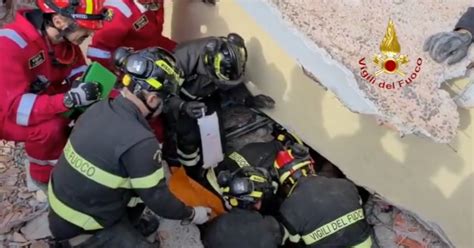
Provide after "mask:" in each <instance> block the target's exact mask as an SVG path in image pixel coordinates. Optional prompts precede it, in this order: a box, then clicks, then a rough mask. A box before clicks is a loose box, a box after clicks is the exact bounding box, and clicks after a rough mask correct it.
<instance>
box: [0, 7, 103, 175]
mask: <svg viewBox="0 0 474 248" xmlns="http://www.w3.org/2000/svg"><path fill="white" fill-rule="evenodd" d="M37 5H38V7H39V9H37V10H20V11H18V12H17V14H16V18H15V20H14V21H13V22H12V23H10V24H8V25H6V26H5V27H4V28H3V29H0V51H1V52H2V55H3V56H5V58H8V60H9V61H8V63H6V62H3V63H0V76H1V77H2V80H1V82H0V87H1V89H2V90H1V91H0V138H2V139H6V140H13V141H18V142H25V149H26V154H27V157H28V159H29V162H30V169H29V172H30V173H31V177H32V178H33V179H34V180H35V181H36V182H40V183H47V182H48V179H49V175H50V172H51V169H52V168H53V166H54V164H55V163H56V160H57V159H58V158H59V155H60V154H61V150H62V149H63V147H64V145H65V144H66V139H67V135H68V123H69V120H68V119H66V118H63V117H62V116H61V115H62V113H64V112H67V111H68V110H69V109H70V108H74V107H81V106H87V105H89V104H91V103H93V102H95V101H96V100H97V99H99V94H100V90H99V87H98V85H97V84H94V83H88V82H77V83H76V84H75V85H74V86H71V85H72V82H73V81H74V79H76V78H77V77H78V76H79V75H81V73H82V72H84V71H85V69H86V65H85V60H84V57H83V55H82V53H81V50H80V48H79V46H78V45H79V44H81V43H82V42H83V41H84V39H86V38H87V37H88V36H89V35H90V34H91V33H92V32H93V31H94V30H98V29H100V28H101V27H102V25H103V20H104V19H105V18H106V17H107V15H106V12H105V11H104V9H103V6H102V1H99V0H93V1H86V0H80V1H69V0H37Z"/></svg>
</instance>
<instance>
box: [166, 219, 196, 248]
mask: <svg viewBox="0 0 474 248" xmlns="http://www.w3.org/2000/svg"><path fill="white" fill-rule="evenodd" d="M177 233H179V235H176V234H177ZM158 236H159V239H160V242H161V247H163V248H174V247H186V248H203V247H204V246H203V245H202V243H201V237H200V235H199V229H198V228H197V226H196V225H181V223H180V221H176V220H167V219H161V220H160V228H159V229H158Z"/></svg>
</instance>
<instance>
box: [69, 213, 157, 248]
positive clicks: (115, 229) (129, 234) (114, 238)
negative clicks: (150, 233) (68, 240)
mask: <svg viewBox="0 0 474 248" xmlns="http://www.w3.org/2000/svg"><path fill="white" fill-rule="evenodd" d="M73 247H78V248H79V247H81V248H82V247H84V248H86V247H87V248H91V247H114V248H115V247H116V248H128V247H138V248H149V247H150V248H151V247H159V243H153V244H152V243H149V242H148V241H147V240H146V238H145V237H144V236H143V235H142V234H141V233H140V232H139V231H138V230H137V229H135V227H134V226H133V225H132V224H131V223H130V221H129V219H128V218H123V219H122V220H121V221H120V222H119V223H117V224H115V225H113V226H111V227H109V228H106V229H104V230H101V231H99V232H97V233H95V234H94V235H93V236H92V237H90V238H89V239H87V240H86V241H85V242H83V243H81V244H79V245H76V246H73Z"/></svg>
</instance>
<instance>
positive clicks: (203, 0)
mask: <svg viewBox="0 0 474 248" xmlns="http://www.w3.org/2000/svg"><path fill="white" fill-rule="evenodd" d="M202 2H203V3H208V4H212V5H216V0H202Z"/></svg>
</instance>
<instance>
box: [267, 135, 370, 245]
mask: <svg viewBox="0 0 474 248" xmlns="http://www.w3.org/2000/svg"><path fill="white" fill-rule="evenodd" d="M274 166H275V168H276V169H277V172H278V176H279V181H280V189H279V192H280V193H281V194H282V197H283V198H284V201H283V203H282V204H281V206H280V216H281V220H280V222H281V223H282V224H283V225H284V227H285V232H286V235H285V236H288V237H289V241H290V242H291V243H296V244H297V246H298V247H358V248H370V247H371V244H372V240H371V238H370V233H371V229H370V227H369V224H368V223H367V222H366V220H365V217H364V211H363V209H362V206H361V199H360V197H359V195H358V192H357V189H356V187H355V186H354V185H353V184H352V183H351V182H349V181H348V180H346V179H339V178H326V177H322V176H316V175H315V174H314V168H313V161H312V159H311V157H310V156H309V153H308V149H307V147H305V146H302V145H300V144H293V145H292V146H290V147H289V149H287V150H285V151H281V152H279V153H278V155H277V158H276V160H275V165H274Z"/></svg>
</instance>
